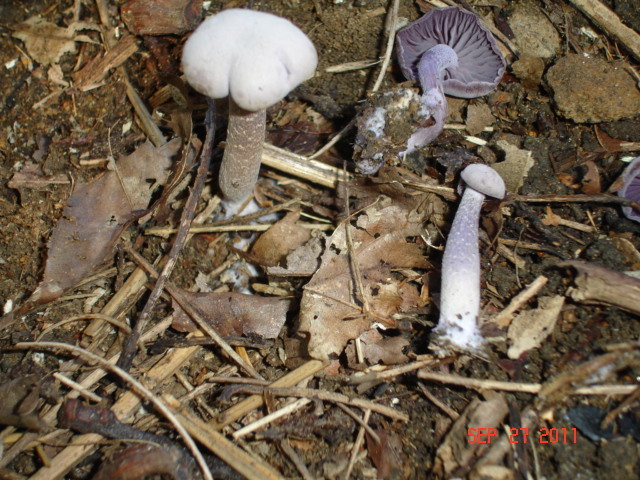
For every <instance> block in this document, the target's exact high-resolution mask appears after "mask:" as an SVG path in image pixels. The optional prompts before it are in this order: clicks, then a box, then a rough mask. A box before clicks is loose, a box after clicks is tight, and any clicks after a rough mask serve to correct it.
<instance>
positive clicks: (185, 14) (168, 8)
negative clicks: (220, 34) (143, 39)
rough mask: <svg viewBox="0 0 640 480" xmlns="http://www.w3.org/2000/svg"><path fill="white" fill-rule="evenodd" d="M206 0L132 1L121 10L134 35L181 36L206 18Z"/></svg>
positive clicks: (123, 18)
mask: <svg viewBox="0 0 640 480" xmlns="http://www.w3.org/2000/svg"><path fill="white" fill-rule="evenodd" d="M202 1H203V0H130V1H128V2H127V3H125V4H124V5H122V7H121V8H120V13H121V15H122V21H124V23H125V24H126V25H127V28H128V29H129V31H130V32H131V33H133V34H134V35H181V34H183V33H185V32H188V31H190V30H193V29H194V28H195V27H196V26H197V25H198V24H199V23H200V20H201V18H202Z"/></svg>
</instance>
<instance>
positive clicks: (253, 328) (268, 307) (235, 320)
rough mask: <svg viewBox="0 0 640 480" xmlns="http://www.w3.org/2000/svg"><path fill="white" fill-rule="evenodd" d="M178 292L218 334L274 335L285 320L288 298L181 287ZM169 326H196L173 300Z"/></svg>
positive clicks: (185, 328) (186, 328)
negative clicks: (200, 290)
mask: <svg viewBox="0 0 640 480" xmlns="http://www.w3.org/2000/svg"><path fill="white" fill-rule="evenodd" d="M181 292H182V295H183V296H184V298H186V299H187V300H188V301H189V304H190V305H191V306H193V307H194V308H195V309H197V310H198V312H199V313H200V314H201V316H202V318H203V319H204V320H205V321H206V322H207V323H208V324H209V325H211V326H212V327H213V328H214V329H215V331H216V332H217V333H218V335H220V336H222V337H251V336H258V337H261V338H268V339H273V338H277V337H278V335H279V334H280V330H281V329H282V326H283V325H284V322H285V321H286V319H287V312H288V311H289V306H290V303H291V302H290V301H289V300H288V299H281V298H270V297H259V296H256V295H245V294H242V293H233V292H231V293H229V292H224V293H223V292H209V293H195V292H189V291H187V290H182V291H181ZM173 309H174V314H173V316H174V318H173V324H172V327H173V328H174V329H176V330H178V331H180V332H192V331H194V330H196V329H197V326H196V325H195V323H193V321H192V320H191V318H190V317H189V315H187V313H186V312H185V311H184V310H182V308H180V306H179V305H178V304H177V303H176V302H175V301H174V302H173Z"/></svg>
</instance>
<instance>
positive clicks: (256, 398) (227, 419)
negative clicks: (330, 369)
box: [211, 360, 326, 430]
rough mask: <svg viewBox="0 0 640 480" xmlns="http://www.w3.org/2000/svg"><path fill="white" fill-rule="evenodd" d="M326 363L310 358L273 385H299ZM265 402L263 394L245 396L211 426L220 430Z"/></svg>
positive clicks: (219, 416)
mask: <svg viewBox="0 0 640 480" xmlns="http://www.w3.org/2000/svg"><path fill="white" fill-rule="evenodd" d="M325 366H326V364H325V363H324V362H321V361H320V360H309V361H308V362H306V363H304V364H303V365H301V366H299V367H298V368H296V369H295V370H293V371H292V372H289V373H287V374H286V375H284V376H283V377H281V378H279V379H278V380H276V381H274V382H273V383H272V384H271V386H273V387H288V386H291V385H297V384H298V383H299V382H301V381H302V380H305V379H306V378H309V377H311V376H313V375H315V374H316V373H318V372H319V371H320V370H322V369H323V368H324V367H325ZM263 402H264V397H263V396H262V395H252V396H250V397H248V398H245V399H244V400H242V401H241V402H239V403H237V404H236V405H234V406H233V407H230V408H228V409H227V410H225V411H224V412H222V413H221V414H220V415H218V416H217V417H216V418H215V420H214V421H213V422H211V426H212V427H213V428H215V429H216V430H220V429H222V428H223V427H225V426H226V425H229V424H230V423H232V422H235V421H236V420H237V419H238V418H241V417H244V416H245V415H246V414H247V413H249V412H250V411H252V410H254V409H256V408H258V407H259V406H260V405H262V403H263Z"/></svg>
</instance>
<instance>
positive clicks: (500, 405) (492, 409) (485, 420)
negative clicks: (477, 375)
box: [433, 394, 509, 478]
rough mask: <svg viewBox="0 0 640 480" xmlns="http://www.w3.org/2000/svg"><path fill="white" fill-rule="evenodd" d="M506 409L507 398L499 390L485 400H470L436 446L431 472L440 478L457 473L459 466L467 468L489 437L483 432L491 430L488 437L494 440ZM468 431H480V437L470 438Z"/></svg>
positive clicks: (465, 469)
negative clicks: (470, 439)
mask: <svg viewBox="0 0 640 480" xmlns="http://www.w3.org/2000/svg"><path fill="white" fill-rule="evenodd" d="M508 411H509V408H508V406H507V401H506V399H505V397H504V395H501V394H496V395H495V396H493V397H491V398H490V399H489V400H486V401H481V400H478V399H476V400H473V401H472V402H471V403H470V404H469V406H468V407H467V408H466V409H465V411H464V413H463V414H462V415H461V416H460V417H459V418H458V419H457V420H456V421H455V423H454V424H453V426H452V427H451V429H450V430H449V433H447V436H446V437H445V439H444V442H442V443H441V445H440V446H439V447H438V451H437V452H436V461H435V463H434V469H433V472H434V473H435V474H436V475H438V476H439V477H441V478H452V477H453V476H456V477H457V476H460V475H459V474H460V470H461V469H462V471H468V470H469V469H470V467H471V465H473V463H474V462H475V460H477V456H478V454H479V453H480V452H481V451H482V449H483V448H484V447H485V446H486V443H488V442H489V441H490V440H491V438H490V437H488V436H487V435H488V434H489V433H491V434H493V435H494V437H493V438H492V440H494V441H495V440H496V438H495V435H497V434H498V433H501V431H500V424H501V423H502V421H503V419H504V418H505V416H506V415H507V412H508ZM470 429H474V430H470ZM490 429H491V430H490ZM470 432H474V433H480V434H484V437H479V438H476V441H475V442H470V441H469V433H470ZM454 472H455V475H454Z"/></svg>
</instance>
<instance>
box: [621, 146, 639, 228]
mask: <svg viewBox="0 0 640 480" xmlns="http://www.w3.org/2000/svg"><path fill="white" fill-rule="evenodd" d="M622 182H623V185H622V188H621V189H620V190H618V196H620V197H623V198H627V199H629V200H633V201H634V202H636V203H640V157H636V158H634V159H633V160H632V161H631V163H630V164H629V165H628V166H627V168H625V169H624V172H623V173H622ZM622 213H624V215H625V217H627V218H628V219H629V220H634V221H636V222H640V213H638V212H637V211H636V210H635V209H634V208H633V207H622Z"/></svg>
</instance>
